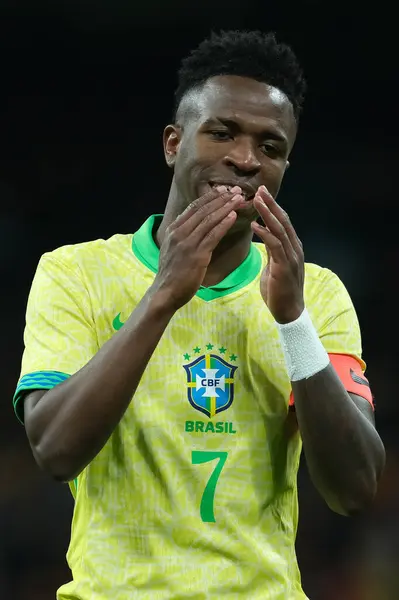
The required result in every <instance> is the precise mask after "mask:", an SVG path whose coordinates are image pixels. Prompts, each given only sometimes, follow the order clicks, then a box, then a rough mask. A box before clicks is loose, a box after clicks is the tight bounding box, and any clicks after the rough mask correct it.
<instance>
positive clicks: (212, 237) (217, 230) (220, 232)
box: [199, 200, 242, 252]
mask: <svg viewBox="0 0 399 600" xmlns="http://www.w3.org/2000/svg"><path fill="white" fill-rule="evenodd" d="M241 201H242V200H241ZM236 219H237V213H236V212H235V211H234V210H231V211H230V212H229V213H228V214H227V215H226V216H225V217H224V218H223V219H222V220H221V221H219V222H218V223H217V224H216V225H214V227H213V228H212V229H211V230H210V231H208V233H207V234H206V235H205V236H204V238H203V239H202V242H201V243H200V246H199V248H200V249H203V250H206V251H207V252H213V251H214V249H215V248H216V246H217V245H218V244H219V242H220V241H221V240H222V238H223V237H224V236H225V235H226V233H227V232H228V231H229V229H230V228H231V227H232V226H233V225H234V223H235V221H236Z"/></svg>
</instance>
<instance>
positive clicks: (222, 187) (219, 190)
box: [216, 185, 227, 194]
mask: <svg viewBox="0 0 399 600" xmlns="http://www.w3.org/2000/svg"><path fill="white" fill-rule="evenodd" d="M216 191H217V192H220V193H221V194H224V193H225V192H227V187H226V186H225V185H218V186H217V188H216Z"/></svg>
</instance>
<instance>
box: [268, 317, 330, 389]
mask: <svg viewBox="0 0 399 600" xmlns="http://www.w3.org/2000/svg"><path fill="white" fill-rule="evenodd" d="M277 327H278V330H279V334H280V341H281V346H282V348H283V352H284V358H285V362H286V365H287V371H288V375H289V377H290V381H300V380H301V379H308V378H309V377H312V375H315V374H316V373H318V372H319V371H322V370H323V369H325V367H326V366H327V365H328V364H329V362H330V359H329V357H328V354H327V352H326V350H325V348H324V346H323V344H322V343H321V341H320V338H319V336H318V334H317V331H316V329H315V328H314V326H313V323H312V320H311V318H310V316H309V313H308V311H307V310H306V308H305V310H304V311H303V312H302V314H301V315H300V317H298V319H296V321H292V322H291V323H283V324H281V323H277Z"/></svg>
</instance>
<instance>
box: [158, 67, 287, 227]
mask: <svg viewBox="0 0 399 600" xmlns="http://www.w3.org/2000/svg"><path fill="white" fill-rule="evenodd" d="M183 103H186V106H184V104H183V105H182V107H181V108H182V111H181V119H180V118H179V121H180V122H179V125H176V126H168V127H167V128H166V129H165V133H164V146H165V156H166V159H167V162H168V164H169V166H171V167H172V168H173V169H174V179H175V186H176V191H177V195H178V198H177V202H178V204H179V208H180V209H181V210H184V208H185V207H186V206H188V204H190V202H192V201H193V200H195V199H196V198H198V197H199V196H202V195H203V194H204V193H205V192H206V191H208V190H209V189H210V187H211V186H215V185H221V184H224V185H230V186H233V185H239V186H240V187H241V188H242V189H243V191H244V192H245V194H246V199H247V200H248V207H245V208H243V209H240V210H239V217H241V218H240V220H242V219H244V220H245V221H247V220H253V219H254V218H255V217H256V216H257V212H256V211H255V209H254V208H253V206H252V202H251V197H252V196H253V195H254V193H255V192H256V190H257V189H258V187H259V186H260V185H265V186H266V188H267V189H268V190H269V192H270V193H271V194H272V195H273V196H274V197H276V196H277V193H278V191H279V188H280V185H281V181H282V179H283V176H284V173H285V170H286V168H287V166H288V156H289V153H290V151H291V149H292V146H293V144H294V140H295V134H296V122H295V118H294V114H293V109H292V105H291V103H290V102H289V100H288V99H287V97H286V96H285V95H284V94H283V93H282V92H280V91H279V90H278V89H276V88H273V87H270V86H268V85H266V84H264V83H260V82H258V81H255V80H253V79H248V78H245V77H238V76H230V75H223V76H218V77H214V78H212V79H210V80H209V81H208V82H207V83H206V85H205V86H204V87H203V88H201V90H199V91H193V92H192V93H191V94H189V96H188V98H187V99H183ZM180 123H181V124H180Z"/></svg>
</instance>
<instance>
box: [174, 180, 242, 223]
mask: <svg viewBox="0 0 399 600" xmlns="http://www.w3.org/2000/svg"><path fill="white" fill-rule="evenodd" d="M240 192H241V188H238V187H237V186H236V187H235V188H233V189H232V190H230V191H228V190H227V187H226V186H225V185H219V186H217V187H216V188H212V189H211V190H210V191H209V192H206V194H204V195H203V196H200V197H199V198H197V199H196V200H194V202H191V204H189V205H188V206H187V208H186V209H185V210H184V211H183V212H182V214H181V215H179V216H178V217H177V219H176V221H175V226H176V227H180V226H181V225H183V224H184V223H187V222H188V221H189V220H190V219H191V218H192V217H193V216H194V215H195V214H197V213H198V211H200V212H201V211H203V213H204V214H206V213H207V207H208V205H209V204H210V203H211V202H213V201H215V200H217V199H218V198H221V197H222V196H224V197H225V198H229V197H232V196H233V195H234V194H235V193H240Z"/></svg>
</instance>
